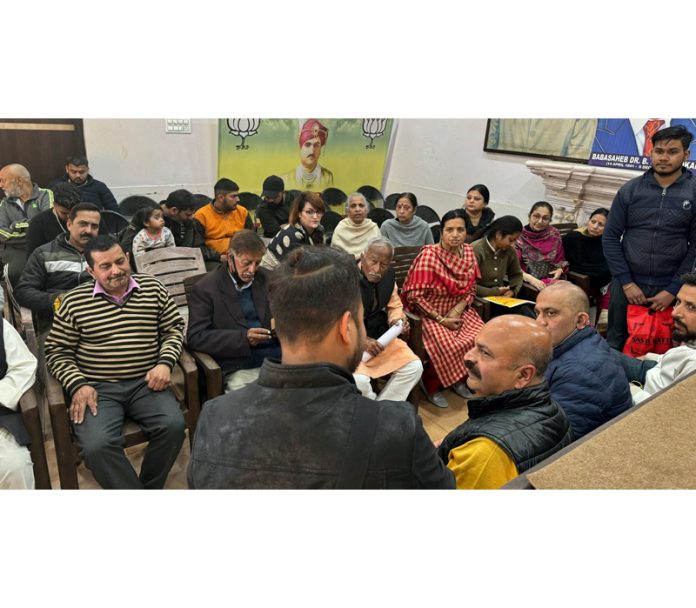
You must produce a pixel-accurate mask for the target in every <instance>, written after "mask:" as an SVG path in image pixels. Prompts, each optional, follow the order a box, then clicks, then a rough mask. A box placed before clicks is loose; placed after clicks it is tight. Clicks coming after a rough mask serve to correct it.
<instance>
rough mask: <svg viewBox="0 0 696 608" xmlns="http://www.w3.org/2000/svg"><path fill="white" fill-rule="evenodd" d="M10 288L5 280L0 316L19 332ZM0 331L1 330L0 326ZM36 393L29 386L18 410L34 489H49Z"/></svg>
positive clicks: (39, 405)
mask: <svg viewBox="0 0 696 608" xmlns="http://www.w3.org/2000/svg"><path fill="white" fill-rule="evenodd" d="M5 276H7V275H5ZM11 289H12V287H11V286H10V285H9V281H7V284H6V285H5V302H4V305H3V311H2V312H3V315H2V316H3V317H4V318H5V319H6V320H7V321H8V322H9V323H10V324H11V325H12V326H13V327H14V328H15V329H17V330H18V331H20V333H21V329H19V328H18V325H17V324H16V322H17V318H16V316H15V310H14V306H13V304H12V303H11V302H10V297H9V294H8V291H11ZM25 310H26V309H25ZM29 315H30V317H31V311H29ZM0 325H1V321H0ZM19 327H21V326H19ZM32 329H33V323H32ZM0 331H2V328H1V327H0ZM34 337H35V336H34ZM27 346H28V345H27ZM28 348H29V350H30V351H31V353H32V354H33V355H34V356H35V357H36V356H37V355H36V353H35V352H34V351H32V350H31V347H30V346H28ZM37 359H38V357H37ZM38 395H41V392H40V391H38V392H37V390H36V388H35V387H31V388H30V389H29V390H27V391H26V392H25V393H24V395H22V397H21V398H20V400H19V411H20V412H21V413H22V422H24V426H25V427H26V429H27V432H28V433H29V437H30V438H31V444H30V445H29V453H30V454H31V461H32V462H33V463H34V481H35V483H36V489H37V490H50V489H51V476H50V474H49V472H48V461H47V459H46V447H45V446H44V432H43V425H42V420H43V417H42V415H41V405H42V401H40V400H39V398H38Z"/></svg>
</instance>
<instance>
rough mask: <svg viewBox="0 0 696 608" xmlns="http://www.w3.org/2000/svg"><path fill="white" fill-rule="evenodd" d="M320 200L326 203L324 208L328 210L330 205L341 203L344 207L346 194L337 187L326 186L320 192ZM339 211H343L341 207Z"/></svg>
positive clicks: (346, 198)
mask: <svg viewBox="0 0 696 608" xmlns="http://www.w3.org/2000/svg"><path fill="white" fill-rule="evenodd" d="M321 200H322V201H324V205H326V207H327V209H326V210H327V211H328V210H329V209H330V208H331V207H332V206H334V207H335V206H339V205H341V206H343V207H345V204H346V201H347V200H348V196H346V193H345V192H343V190H339V189H338V188H326V190H324V191H323V192H322V193H321ZM341 211H343V209H341Z"/></svg>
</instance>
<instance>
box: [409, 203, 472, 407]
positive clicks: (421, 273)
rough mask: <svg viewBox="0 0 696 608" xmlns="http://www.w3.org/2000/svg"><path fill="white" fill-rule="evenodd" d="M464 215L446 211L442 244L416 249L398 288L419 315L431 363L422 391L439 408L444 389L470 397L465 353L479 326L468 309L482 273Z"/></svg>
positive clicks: (445, 405)
mask: <svg viewBox="0 0 696 608" xmlns="http://www.w3.org/2000/svg"><path fill="white" fill-rule="evenodd" d="M465 213H466V212H465V211H464V210H463V209H455V210H453V211H448V212H447V213H445V215H444V216H443V217H442V221H441V222H440V227H441V231H442V237H441V240H440V242H439V243H438V244H437V245H426V246H425V247H423V248H422V249H421V250H420V253H419V254H418V256H417V257H416V259H415V260H413V264H411V268H409V271H408V274H407V275H406V280H405V281H404V286H403V288H402V289H401V299H402V300H403V302H404V306H405V307H406V308H407V309H408V310H410V311H411V312H413V313H415V314H417V315H421V316H422V317H423V344H424V346H425V350H426V351H427V353H428V355H429V357H430V364H429V365H427V366H426V367H425V370H424V372H423V378H422V380H423V387H422V388H424V389H425V393H426V397H427V398H428V401H430V402H431V403H432V404H433V405H436V406H438V407H447V399H445V397H444V395H443V394H442V392H441V390H442V387H446V388H452V390H454V391H455V392H456V393H457V394H458V395H460V396H461V397H464V398H469V397H471V393H470V392H469V389H468V388H467V386H466V383H465V380H466V377H467V375H468V374H467V371H466V367H465V366H464V354H465V353H466V352H468V351H469V350H470V349H471V348H472V347H473V346H474V338H476V335H477V334H478V332H479V329H481V326H482V325H483V321H481V317H479V316H478V313H477V312H476V310H474V308H473V307H472V306H471V303H472V302H473V300H474V296H475V295H476V279H477V278H479V277H480V273H479V268H478V264H477V263H476V257H475V256H474V250H473V248H472V247H471V245H468V244H467V243H465V239H466V221H465V218H464V214H465Z"/></svg>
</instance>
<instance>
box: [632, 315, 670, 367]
mask: <svg viewBox="0 0 696 608" xmlns="http://www.w3.org/2000/svg"><path fill="white" fill-rule="evenodd" d="M626 327H627V328H628V340H626V343H625V344H624V347H623V352H624V354H625V355H628V356H629V357H641V356H642V355H646V354H648V353H655V354H657V355H662V354H664V353H666V352H667V351H668V350H669V349H670V348H672V329H673V328H674V321H673V320H672V307H671V306H670V307H669V308H666V309H665V310H658V311H654V310H650V309H649V308H647V307H645V306H639V305H638V304H629V305H628V309H627V311H626Z"/></svg>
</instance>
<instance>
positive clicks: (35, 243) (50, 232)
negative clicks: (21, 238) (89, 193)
mask: <svg viewBox="0 0 696 608" xmlns="http://www.w3.org/2000/svg"><path fill="white" fill-rule="evenodd" d="M52 189H53V208H52V209H46V211H42V212H41V213H39V215H37V216H35V217H33V218H32V220H31V221H30V222H29V230H27V256H30V255H31V253H32V251H34V249H36V248H37V247H39V246H40V245H44V244H46V243H50V242H51V241H52V240H53V239H55V238H56V237H57V236H58V235H59V234H66V233H67V232H68V225H67V222H68V218H69V217H70V210H71V209H72V208H73V207H74V206H75V205H77V203H79V202H81V201H82V195H81V194H80V191H79V190H78V189H77V188H76V187H75V186H73V185H72V184H70V183H67V182H65V183H60V184H58V185H56V186H54V187H53V188H52Z"/></svg>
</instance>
